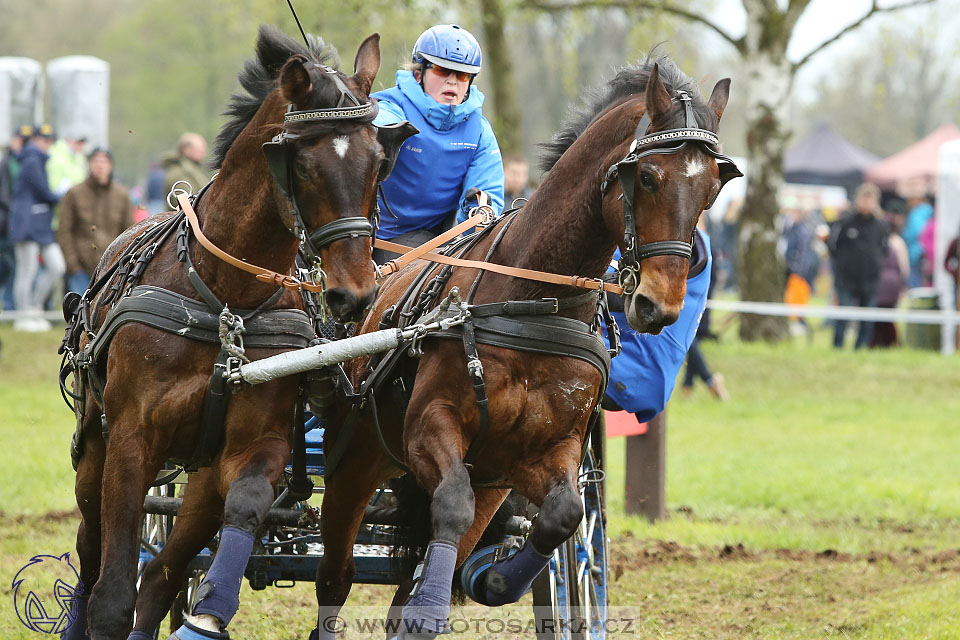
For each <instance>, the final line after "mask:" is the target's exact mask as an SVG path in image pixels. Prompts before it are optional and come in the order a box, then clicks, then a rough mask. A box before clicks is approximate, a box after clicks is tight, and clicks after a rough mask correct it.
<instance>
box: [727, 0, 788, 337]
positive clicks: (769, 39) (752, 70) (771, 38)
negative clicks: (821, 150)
mask: <svg viewBox="0 0 960 640" xmlns="http://www.w3.org/2000/svg"><path fill="white" fill-rule="evenodd" d="M744 6H745V7H746V8H747V11H748V20H749V21H750V22H751V24H749V25H748V27H747V34H748V35H747V39H746V40H747V41H746V46H747V49H748V52H749V53H748V54H747V55H745V56H744V60H745V62H746V74H745V75H746V80H747V86H746V87H745V91H746V95H747V118H746V120H747V158H748V161H749V164H748V166H747V180H748V183H747V196H746V199H745V200H744V203H743V207H742V208H741V210H740V234H739V251H738V268H737V272H738V275H739V285H740V298H741V299H742V300H749V301H751V302H783V291H784V285H785V279H786V274H785V272H784V265H783V260H782V258H781V257H780V256H779V255H778V253H777V241H778V240H779V238H780V232H779V230H778V228H777V218H778V216H779V212H780V207H779V204H778V203H777V193H778V191H779V190H780V186H781V185H782V184H783V153H784V151H785V149H786V146H787V141H788V139H789V137H790V131H789V128H788V125H787V105H788V104H789V98H790V91H791V90H792V88H793V74H794V70H793V68H792V65H791V64H790V62H789V61H788V60H787V57H786V49H787V42H788V41H789V37H790V31H791V29H784V26H785V25H784V24H783V22H782V18H783V16H780V15H777V13H776V12H774V13H773V14H771V13H768V12H766V11H765V10H763V7H762V5H757V4H756V3H753V2H745V3H744ZM778 19H779V20H781V21H778ZM786 336H787V320H786V318H779V317H775V316H761V315H754V314H741V316H740V337H741V338H742V339H743V340H766V341H768V342H777V341H779V340H781V339H783V338H785V337H786Z"/></svg>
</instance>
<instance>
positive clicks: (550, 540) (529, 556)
mask: <svg viewBox="0 0 960 640" xmlns="http://www.w3.org/2000/svg"><path fill="white" fill-rule="evenodd" d="M558 457H559V458H560V459H558ZM551 458H552V459H548V460H547V461H545V463H544V464H543V468H544V469H557V470H558V472H557V473H556V474H555V475H554V476H553V477H548V478H544V480H546V482H545V483H544V484H543V485H542V486H541V489H540V491H539V492H538V494H539V495H534V496H531V499H533V500H534V502H538V503H540V505H541V506H540V512H539V514H538V515H537V518H536V520H535V522H534V524H533V528H532V529H531V531H530V536H529V537H528V538H527V541H526V542H525V543H524V545H523V546H522V547H521V548H520V550H519V551H517V552H516V553H515V554H514V555H512V556H510V557H508V558H503V559H500V560H498V561H497V562H495V563H493V565H491V566H490V568H489V569H487V570H486V571H485V572H484V573H483V575H482V576H481V577H480V578H479V579H478V580H479V582H478V586H477V588H476V590H475V591H476V593H475V594H474V595H475V596H476V598H477V599H478V600H479V601H480V602H482V603H483V604H486V605H489V606H500V605H504V604H509V603H511V602H516V601H518V600H519V599H520V598H521V597H523V594H525V593H526V592H527V591H529V590H530V586H531V585H532V584H533V581H534V579H535V578H536V577H537V576H538V575H539V574H540V572H541V571H543V569H544V568H545V567H546V566H547V564H548V563H549V562H550V558H551V556H552V555H553V551H554V550H555V549H556V548H557V547H559V546H560V545H561V544H563V542H564V541H565V540H566V539H567V538H569V537H570V536H571V535H573V533H574V531H576V528H577V526H578V525H579V524H580V520H581V519H582V518H583V504H582V502H581V501H580V494H579V493H578V491H577V488H576V485H575V483H574V476H573V473H572V471H571V470H576V469H577V468H578V463H577V458H576V455H570V454H563V453H561V454H560V456H553V457H551ZM544 493H545V495H544Z"/></svg>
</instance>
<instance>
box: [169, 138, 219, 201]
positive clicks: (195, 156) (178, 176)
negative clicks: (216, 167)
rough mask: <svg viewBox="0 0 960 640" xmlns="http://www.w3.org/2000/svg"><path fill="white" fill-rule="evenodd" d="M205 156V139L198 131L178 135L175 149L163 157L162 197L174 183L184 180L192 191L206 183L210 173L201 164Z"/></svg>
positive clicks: (197, 189)
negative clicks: (178, 140)
mask: <svg viewBox="0 0 960 640" xmlns="http://www.w3.org/2000/svg"><path fill="white" fill-rule="evenodd" d="M206 157H207V141H206V140H204V139H203V136H201V135H200V134H199V133H184V134H183V135H181V136H180V142H179V143H178V144H177V151H176V152H174V153H170V154H169V155H167V157H166V158H164V159H163V168H164V174H163V176H164V183H165V184H164V198H166V194H167V193H170V189H171V188H173V185H174V183H176V182H179V181H181V180H184V181H186V182H189V183H190V186H192V187H193V191H194V193H196V192H197V191H199V190H200V188H201V187H202V186H203V185H205V184H207V182H208V181H209V180H210V174H209V173H207V170H206V169H205V168H204V166H203V161H204V160H205V159H206Z"/></svg>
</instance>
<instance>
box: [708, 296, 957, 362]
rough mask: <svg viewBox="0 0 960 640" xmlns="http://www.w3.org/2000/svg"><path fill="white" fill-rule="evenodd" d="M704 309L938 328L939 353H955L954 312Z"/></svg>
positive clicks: (731, 304)
mask: <svg viewBox="0 0 960 640" xmlns="http://www.w3.org/2000/svg"><path fill="white" fill-rule="evenodd" d="M707 307H708V308H709V309H711V310H714V311H732V312H734V313H753V314H756V315H761V316H782V317H798V318H830V319H833V320H864V321H866V322H901V323H904V324H937V325H940V328H941V348H940V351H941V352H942V353H943V354H944V355H950V354H951V353H953V352H954V351H955V347H956V345H955V344H954V340H953V336H954V334H955V332H956V329H957V326H960V313H958V312H957V311H936V310H925V309H881V308H877V307H812V306H807V305H795V304H784V303H782V302H746V301H742V300H707Z"/></svg>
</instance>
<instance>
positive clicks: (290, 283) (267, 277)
mask: <svg viewBox="0 0 960 640" xmlns="http://www.w3.org/2000/svg"><path fill="white" fill-rule="evenodd" d="M177 202H179V203H180V208H181V209H183V212H184V213H185V214H186V215H187V220H188V221H189V222H190V227H191V228H192V229H193V233H194V235H195V236H197V242H199V243H200V244H201V246H203V248H204V249H206V250H207V251H209V252H210V253H212V254H213V255H214V256H216V257H217V258H220V259H221V260H223V261H224V262H226V263H227V264H230V265H233V266H234V267H236V268H238V269H241V270H243V271H246V272H247V273H252V274H253V275H255V276H256V277H257V280H260V281H262V282H266V283H268V284H272V285H275V286H278V287H284V288H286V289H306V290H307V291H313V292H314V293H321V292H322V291H323V286H322V285H321V284H320V283H319V282H301V281H300V280H297V279H296V278H294V277H293V276H291V275H285V274H282V273H277V272H276V271H271V270H270V269H265V268H263V267H258V266H257V265H255V264H250V263H249V262H244V261H243V260H239V259H237V258H234V257H233V256H232V255H230V254H229V253H227V252H226V251H224V250H223V249H221V248H220V247H218V246H217V245H215V244H213V243H212V242H210V240H209V239H208V238H207V236H205V235H203V231H201V230H200V221H199V220H198V219H197V213H196V212H195V211H194V210H193V207H192V206H191V205H190V200H189V199H188V198H187V194H185V193H179V194H177Z"/></svg>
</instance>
